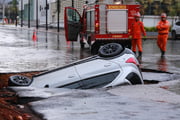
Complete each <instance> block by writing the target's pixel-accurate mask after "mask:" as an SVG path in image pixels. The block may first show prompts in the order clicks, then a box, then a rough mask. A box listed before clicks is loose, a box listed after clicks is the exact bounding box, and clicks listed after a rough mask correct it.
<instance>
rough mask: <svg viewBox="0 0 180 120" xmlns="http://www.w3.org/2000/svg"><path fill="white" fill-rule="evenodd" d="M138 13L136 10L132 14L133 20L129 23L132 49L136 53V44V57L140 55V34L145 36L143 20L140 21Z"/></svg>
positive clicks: (141, 50)
mask: <svg viewBox="0 0 180 120" xmlns="http://www.w3.org/2000/svg"><path fill="white" fill-rule="evenodd" d="M140 16H141V15H140V13H139V12H137V13H136V14H135V16H134V19H135V20H134V22H133V23H132V25H131V33H130V34H131V35H130V36H131V37H132V51H133V52H134V53H135V54H136V46H137V48H138V52H139V54H138V57H142V52H143V49H142V34H143V35H144V36H146V32H145V30H144V25H143V22H141V21H140Z"/></svg>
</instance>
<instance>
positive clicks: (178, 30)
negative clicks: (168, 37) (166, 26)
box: [171, 20, 180, 40]
mask: <svg viewBox="0 0 180 120" xmlns="http://www.w3.org/2000/svg"><path fill="white" fill-rule="evenodd" d="M171 34H172V39H173V40H176V39H177V37H178V36H180V20H178V21H176V22H175V23H174V24H173V27H172V30H171Z"/></svg>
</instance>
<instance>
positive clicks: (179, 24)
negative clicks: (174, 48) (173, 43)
mask: <svg viewBox="0 0 180 120" xmlns="http://www.w3.org/2000/svg"><path fill="white" fill-rule="evenodd" d="M176 34H178V35H180V21H178V22H176Z"/></svg>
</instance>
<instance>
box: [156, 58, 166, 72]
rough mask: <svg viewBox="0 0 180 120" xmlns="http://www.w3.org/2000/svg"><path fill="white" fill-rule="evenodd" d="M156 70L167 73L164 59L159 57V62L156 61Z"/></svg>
mask: <svg viewBox="0 0 180 120" xmlns="http://www.w3.org/2000/svg"><path fill="white" fill-rule="evenodd" d="M157 67H158V68H157V69H158V70H160V71H164V72H167V71H168V66H167V60H166V57H160V58H159V60H158V61H157Z"/></svg>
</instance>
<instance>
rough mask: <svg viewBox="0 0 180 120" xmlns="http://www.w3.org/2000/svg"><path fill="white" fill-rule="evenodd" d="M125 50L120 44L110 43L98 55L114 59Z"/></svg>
mask: <svg viewBox="0 0 180 120" xmlns="http://www.w3.org/2000/svg"><path fill="white" fill-rule="evenodd" d="M123 50H124V47H123V46H122V45H120V44H118V43H109V44H105V45H104V46H102V47H101V48H100V49H99V51H98V54H99V56H101V57H113V56H116V55H118V54H120V53H121V52H122V51H123Z"/></svg>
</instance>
